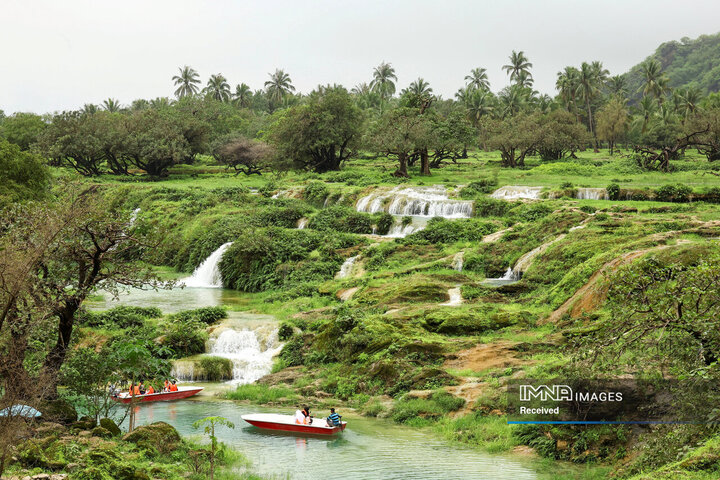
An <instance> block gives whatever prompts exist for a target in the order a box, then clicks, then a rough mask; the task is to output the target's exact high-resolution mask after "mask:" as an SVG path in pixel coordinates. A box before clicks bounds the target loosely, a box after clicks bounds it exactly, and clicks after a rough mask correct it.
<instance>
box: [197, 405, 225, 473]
mask: <svg viewBox="0 0 720 480" xmlns="http://www.w3.org/2000/svg"><path fill="white" fill-rule="evenodd" d="M220 426H223V427H227V428H235V424H233V423H232V422H231V421H229V420H228V419H227V418H224V417H205V418H203V419H201V420H198V421H197V422H195V423H193V428H195V429H199V428H202V427H205V434H206V435H207V436H209V437H210V480H214V478H215V456H216V452H217V444H218V441H217V437H216V436H215V427H220Z"/></svg>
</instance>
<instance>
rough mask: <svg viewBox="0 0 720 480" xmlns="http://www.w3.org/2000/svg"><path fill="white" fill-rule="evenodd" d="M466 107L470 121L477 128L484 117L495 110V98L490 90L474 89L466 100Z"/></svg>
mask: <svg viewBox="0 0 720 480" xmlns="http://www.w3.org/2000/svg"><path fill="white" fill-rule="evenodd" d="M465 108H467V111H468V117H469V118H470V121H471V122H472V124H473V126H474V127H476V128H477V126H478V124H479V123H480V119H481V118H482V117H484V116H485V115H490V114H492V113H493V112H494V111H495V98H494V96H493V94H492V93H491V92H490V91H489V90H472V92H471V93H470V95H469V96H468V97H467V101H466V102H465Z"/></svg>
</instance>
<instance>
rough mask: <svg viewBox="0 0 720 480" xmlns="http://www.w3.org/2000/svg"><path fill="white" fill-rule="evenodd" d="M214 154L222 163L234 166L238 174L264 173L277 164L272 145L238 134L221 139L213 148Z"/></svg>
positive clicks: (230, 166)
mask: <svg viewBox="0 0 720 480" xmlns="http://www.w3.org/2000/svg"><path fill="white" fill-rule="evenodd" d="M213 155H214V156H215V158H216V159H217V160H218V162H220V163H221V164H223V165H226V166H227V167H228V168H233V169H234V170H235V174H236V175H237V174H239V173H244V174H245V175H253V174H257V175H262V173H263V172H265V171H268V170H271V169H273V168H274V167H275V165H276V163H275V162H274V160H275V158H276V155H275V152H274V150H273V148H272V147H270V145H268V144H267V143H265V142H262V141H260V140H252V139H249V138H247V137H245V136H242V135H237V134H230V135H228V136H227V137H226V138H223V139H220V140H219V141H218V142H217V143H216V144H215V146H214V148H213Z"/></svg>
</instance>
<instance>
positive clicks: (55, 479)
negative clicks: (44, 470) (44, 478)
mask: <svg viewBox="0 0 720 480" xmlns="http://www.w3.org/2000/svg"><path fill="white" fill-rule="evenodd" d="M67 478H68V476H67V475H65V474H64V473H56V474H55V475H50V480H67Z"/></svg>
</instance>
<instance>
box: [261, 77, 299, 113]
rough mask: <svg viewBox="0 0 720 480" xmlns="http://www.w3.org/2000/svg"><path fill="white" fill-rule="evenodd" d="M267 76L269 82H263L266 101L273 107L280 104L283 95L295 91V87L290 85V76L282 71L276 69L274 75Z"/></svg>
mask: <svg viewBox="0 0 720 480" xmlns="http://www.w3.org/2000/svg"><path fill="white" fill-rule="evenodd" d="M268 75H270V80H268V81H267V82H265V90H266V91H267V95H268V100H270V103H272V104H274V105H277V104H280V103H281V102H282V100H283V98H285V95H287V94H289V93H290V92H294V91H295V87H294V86H293V84H292V80H291V79H290V75H288V74H287V73H285V71H284V70H281V69H279V68H278V69H275V73H268Z"/></svg>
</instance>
